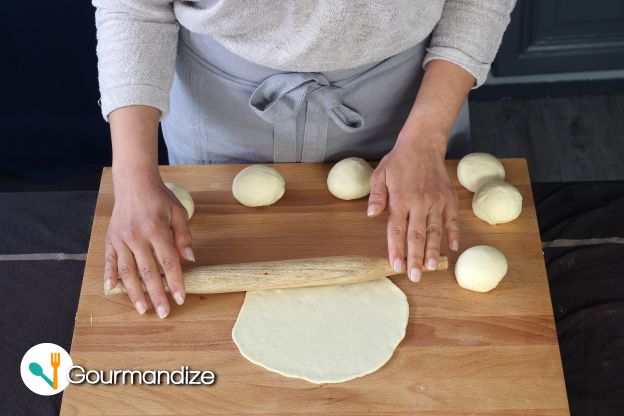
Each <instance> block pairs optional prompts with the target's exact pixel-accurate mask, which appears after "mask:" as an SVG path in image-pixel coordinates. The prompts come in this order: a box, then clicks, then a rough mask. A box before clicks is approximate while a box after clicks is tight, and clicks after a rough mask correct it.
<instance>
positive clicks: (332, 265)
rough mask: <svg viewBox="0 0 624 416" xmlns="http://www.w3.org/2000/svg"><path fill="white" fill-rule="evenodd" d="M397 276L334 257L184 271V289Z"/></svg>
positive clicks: (443, 263)
mask: <svg viewBox="0 0 624 416" xmlns="http://www.w3.org/2000/svg"><path fill="white" fill-rule="evenodd" d="M447 268H448V258H447V257H446V256H440V260H439V262H438V268H437V270H446V269H447ZM393 274H395V273H394V270H392V268H391V267H390V264H389V263H388V260H387V259H385V258H372V257H364V256H332V257H316V258H312V259H296V260H278V261H265V262H256V263H236V264H226V265H212V266H199V267H194V268H191V269H188V270H186V271H184V286H185V291H186V293H195V294H207V293H231V292H245V291H248V290H261V289H286V288H293V287H310V286H328V285H343V284H352V283H363V282H368V281H371V280H375V279H380V278H382V277H386V276H391V275H393ZM163 283H164V286H165V289H166V290H167V291H169V286H168V285H167V282H166V281H164V279H163ZM143 290H144V291H145V290H146V289H145V286H143ZM121 293H125V288H124V287H123V283H122V282H121V281H120V282H119V283H118V284H117V285H116V286H115V287H114V288H112V289H111V290H109V291H107V292H106V295H116V294H121Z"/></svg>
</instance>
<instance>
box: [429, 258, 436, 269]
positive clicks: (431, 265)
mask: <svg viewBox="0 0 624 416" xmlns="http://www.w3.org/2000/svg"><path fill="white" fill-rule="evenodd" d="M437 268H438V262H437V261H436V259H428V260H427V270H435V269H437Z"/></svg>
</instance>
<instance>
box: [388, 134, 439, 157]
mask: <svg viewBox="0 0 624 416" xmlns="http://www.w3.org/2000/svg"><path fill="white" fill-rule="evenodd" d="M447 144H448V135H447V134H446V133H445V132H444V131H442V130H439V129H435V128H426V127H423V128H417V129H405V128H404V129H403V130H401V132H400V133H399V135H398V137H397V142H396V145H395V147H397V146H400V147H407V148H409V149H413V150H418V151H419V152H432V153H434V154H438V155H441V156H442V157H444V155H445V154H446V146H447Z"/></svg>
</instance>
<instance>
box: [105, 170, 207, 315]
mask: <svg viewBox="0 0 624 416" xmlns="http://www.w3.org/2000/svg"><path fill="white" fill-rule="evenodd" d="M113 181H114V184H115V205H114V207H113V214H112V217H111V221H110V225H109V227H108V233H107V236H106V253H105V260H106V261H105V268H104V286H105V288H106V289H110V288H113V287H115V285H116V284H117V282H118V280H121V281H122V282H123V284H124V287H125V289H126V292H127V294H128V296H129V297H130V300H131V301H132V304H133V305H134V307H135V308H136V310H137V311H138V312H139V313H140V314H141V315H142V314H144V313H145V311H146V310H147V309H148V302H147V296H146V294H145V293H144V292H143V288H142V287H141V281H142V282H143V284H144V285H145V288H146V289H147V295H148V296H149V299H150V300H151V303H152V304H153V306H154V308H155V310H156V313H157V314H158V316H159V317H161V318H165V317H166V316H167V315H169V312H170V306H169V301H168V299H167V295H166V294H165V288H164V285H163V281H162V278H161V272H160V270H162V272H163V273H164V275H165V279H166V281H167V285H168V286H169V289H170V291H171V294H172V296H173V299H175V301H176V303H177V304H178V305H181V304H182V303H184V297H185V292H184V280H183V278H182V269H181V267H180V258H185V259H187V260H190V261H195V259H194V256H193V250H192V248H191V243H192V237H191V232H190V230H189V227H188V219H187V212H186V209H184V207H183V206H182V205H181V204H180V202H178V200H177V198H176V197H175V196H174V195H173V193H172V192H171V191H170V190H169V189H167V187H166V186H165V185H164V183H163V181H162V179H161V178H160V175H159V174H158V172H157V170H156V171H154V172H152V173H149V174H148V173H137V171H134V172H131V173H128V174H126V175H124V174H123V172H115V170H113Z"/></svg>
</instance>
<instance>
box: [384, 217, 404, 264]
mask: <svg viewBox="0 0 624 416" xmlns="http://www.w3.org/2000/svg"><path fill="white" fill-rule="evenodd" d="M406 228H407V210H406V209H400V208H396V209H395V208H392V209H391V210H390V215H389V217H388V230H387V233H388V259H389V261H390V265H391V266H392V269H393V270H394V272H395V273H401V272H402V271H403V270H404V268H405V231H406Z"/></svg>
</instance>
